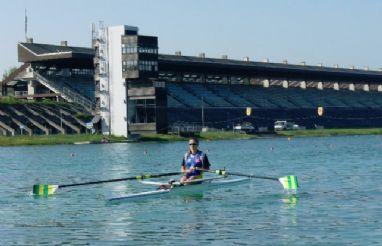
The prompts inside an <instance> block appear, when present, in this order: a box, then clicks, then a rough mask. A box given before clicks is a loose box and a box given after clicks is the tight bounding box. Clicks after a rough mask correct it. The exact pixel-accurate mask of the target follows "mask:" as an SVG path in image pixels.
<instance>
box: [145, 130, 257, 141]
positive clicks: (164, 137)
mask: <svg viewBox="0 0 382 246" xmlns="http://www.w3.org/2000/svg"><path fill="white" fill-rule="evenodd" d="M195 136H196V137H197V138H198V139H200V140H223V139H225V140H229V139H252V138H258V137H259V136H258V135H249V134H241V133H234V132H201V133H198V134H196V135H195ZM187 139H188V137H181V136H178V135H169V134H142V137H141V138H140V141H185V140H187Z"/></svg>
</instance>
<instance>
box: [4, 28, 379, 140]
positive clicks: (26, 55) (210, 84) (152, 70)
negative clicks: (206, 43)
mask: <svg viewBox="0 0 382 246" xmlns="http://www.w3.org/2000/svg"><path fill="white" fill-rule="evenodd" d="M18 52H19V61H20V62H23V64H22V66H20V68H19V69H18V70H17V71H16V72H15V73H14V74H12V75H11V76H9V77H8V78H7V79H6V80H5V81H3V88H4V89H3V95H13V96H16V97H18V98H24V99H28V100H41V99H42V98H50V99H53V100H58V101H65V102H67V103H68V104H67V105H72V106H70V107H73V110H72V112H68V111H69V110H64V109H57V108H56V109H55V108H49V107H53V106H49V107H47V106H41V105H35V106H29V105H27V106H23V107H21V106H17V107H13V106H12V107H11V106H9V107H6V108H1V111H0V127H1V128H0V131H1V132H2V133H6V134H8V135H9V134H10V135H12V134H18V132H20V127H18V126H19V125H20V124H23V126H25V128H23V132H24V133H23V134H47V133H49V134H51V133H52V134H54V133H70V134H72V133H80V132H83V131H84V130H85V127H86V123H85V122H83V121H82V122H81V120H79V119H78V118H76V117H74V116H75V114H76V113H74V109H76V108H77V109H78V108H80V109H79V111H80V112H85V113H87V114H92V115H93V117H94V119H93V121H92V122H94V123H95V126H97V124H100V125H98V126H97V127H96V128H97V129H99V130H100V131H102V132H103V133H104V134H114V135H123V136H127V135H128V134H129V133H131V132H160V133H164V132H169V131H171V130H172V129H174V128H178V129H179V127H183V128H188V129H198V130H200V129H201V128H202V127H203V126H208V127H212V128H219V129H232V127H233V126H234V125H236V124H242V123H244V122H250V123H252V125H253V126H255V127H256V128H257V129H259V128H260V127H261V128H263V129H264V128H268V130H269V131H273V124H274V122H275V121H276V120H290V121H294V122H296V123H297V124H299V125H302V126H305V127H306V128H314V127H317V126H323V127H327V128H331V127H381V126H382V97H381V93H382V72H380V71H372V70H368V69H367V70H363V69H354V68H350V69H346V68H339V67H338V66H335V67H325V66H322V65H320V66H309V65H306V64H303V65H294V64H287V63H286V62H284V63H271V62H269V61H266V62H254V61H250V60H249V59H245V60H234V59H228V57H227V56H223V57H222V58H221V59H218V58H208V57H206V56H205V54H204V53H201V54H200V55H199V56H183V55H181V53H180V52H176V54H175V55H169V54H158V40H157V37H152V36H142V35H139V34H138V28H136V27H131V26H117V27H107V28H105V27H101V28H100V29H99V31H98V32H95V33H93V47H92V48H84V47H73V46H68V45H67V42H62V43H61V44H60V45H52V44H38V43H33V41H32V40H29V42H26V43H19V44H18ZM20 107H21V108H20ZM25 107H26V108H25ZM67 107H68V106H67ZM318 107H323V109H324V114H323V115H322V116H319V115H318V113H317V109H318ZM247 108H251V109H252V110H251V114H250V115H247V114H246V112H247ZM57 112H68V114H66V113H64V115H63V116H61V115H62V113H60V116H59V114H58V113H57ZM99 120H100V121H99ZM24 129H25V130H24Z"/></svg>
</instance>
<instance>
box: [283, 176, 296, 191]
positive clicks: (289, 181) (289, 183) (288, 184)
mask: <svg viewBox="0 0 382 246" xmlns="http://www.w3.org/2000/svg"><path fill="white" fill-rule="evenodd" d="M279 181H280V183H281V184H282V186H283V187H284V189H286V190H295V191H297V188H298V182H297V176H294V175H288V176H285V177H282V178H279Z"/></svg>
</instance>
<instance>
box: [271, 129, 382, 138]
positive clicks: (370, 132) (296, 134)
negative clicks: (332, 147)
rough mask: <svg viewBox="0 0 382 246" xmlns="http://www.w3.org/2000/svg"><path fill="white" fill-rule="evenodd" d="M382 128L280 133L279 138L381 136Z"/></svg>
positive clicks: (278, 133)
mask: <svg viewBox="0 0 382 246" xmlns="http://www.w3.org/2000/svg"><path fill="white" fill-rule="evenodd" d="M381 134H382V128H362V129H311V130H296V131H278V132H277V136H284V137H326V136H342V135H381Z"/></svg>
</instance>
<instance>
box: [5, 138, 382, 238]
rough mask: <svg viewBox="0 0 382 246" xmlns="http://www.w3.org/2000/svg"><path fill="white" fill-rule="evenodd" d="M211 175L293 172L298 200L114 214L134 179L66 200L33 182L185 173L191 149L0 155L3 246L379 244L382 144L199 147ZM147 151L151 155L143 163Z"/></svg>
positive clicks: (70, 193)
mask: <svg viewBox="0 0 382 246" xmlns="http://www.w3.org/2000/svg"><path fill="white" fill-rule="evenodd" d="M200 147H201V149H203V150H208V155H209V159H210V160H211V162H212V164H213V167H215V168H222V167H226V168H227V169H228V170H233V171H242V172H247V173H257V174H262V175H270V176H276V177H280V176H283V175H286V174H295V175H297V176H298V177H299V182H300V185H301V189H300V191H299V195H298V197H293V196H288V195H287V194H284V193H283V190H282V187H281V186H280V185H279V184H278V183H277V182H274V181H267V180H253V181H252V182H251V183H249V184H242V185H240V186H235V187H231V188H229V189H228V188H226V189H219V190H213V191H208V192H205V193H204V194H203V195H194V196H177V197H173V198H167V199H152V200H147V201H142V202H136V203H122V204H117V205H115V204H114V205H113V204H109V203H107V202H106V200H107V199H108V198H111V197H115V196H120V195H124V194H127V193H131V192H134V191H141V190H143V189H149V188H151V187H149V188H146V187H142V185H137V183H136V182H135V181H129V182H121V183H110V184H106V185H97V186H84V187H73V188H70V189H69V188H68V189H62V190H59V191H58V192H57V193H56V194H55V195H54V196H53V197H49V198H36V197H33V196H31V195H30V194H29V193H30V189H31V187H32V185H33V184H34V183H36V182H47V183H54V184H57V183H58V184H60V183H71V182H83V181H90V180H99V179H111V178H119V177H126V176H131V175H136V174H140V173H143V172H149V171H152V172H158V171H159V172H167V171H174V170H175V171H177V170H179V166H180V161H181V158H182V156H183V153H184V151H185V149H186V148H187V143H186V142H181V143H131V144H108V145H82V146H69V145H68V146H43V147H9V148H1V149H0V157H1V158H0V171H1V172H0V180H1V185H0V206H1V209H0V218H1V220H0V221H1V223H0V245H14V244H19V245H26V244H48V245H51V244H65V243H67V244H90V245H105V244H112V245H126V244H128V245H144V244H146V245H153V244H155V245H156V244H163V245H174V244H178V245H179V244H181V245H182V244H184V245H198V244H211V245H237V244H238V245H246V244H250V245H254V244H262V245H264V244H267V245H295V244H306V245H314V244H321V245H328V244H332V245H348V244H355V245H361V244H362V245H366V244H367V245H370V244H373V243H374V244H379V245H381V244H382V222H381V219H382V185H381V182H382V179H381V178H382V175H381V174H382V164H381V152H382V138H381V137H380V136H354V137H332V138H301V139H292V140H291V141H288V140H287V139H261V140H237V141H236V140H235V141H211V142H201V146H200ZM145 150H147V154H144V152H145Z"/></svg>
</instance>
